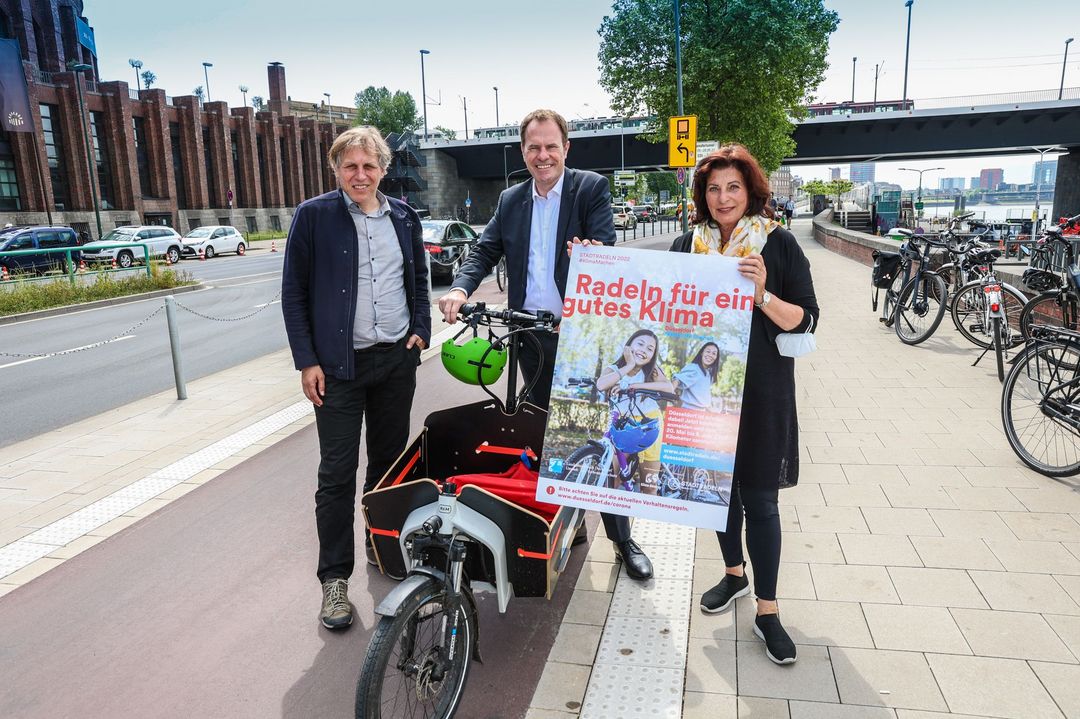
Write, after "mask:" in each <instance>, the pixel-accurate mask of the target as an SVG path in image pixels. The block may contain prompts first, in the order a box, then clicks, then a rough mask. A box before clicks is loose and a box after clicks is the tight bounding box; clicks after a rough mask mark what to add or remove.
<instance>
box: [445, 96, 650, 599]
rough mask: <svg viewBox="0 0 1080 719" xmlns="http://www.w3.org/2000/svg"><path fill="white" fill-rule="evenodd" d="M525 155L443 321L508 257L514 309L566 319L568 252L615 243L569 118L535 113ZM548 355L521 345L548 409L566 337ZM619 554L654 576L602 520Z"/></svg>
mask: <svg viewBox="0 0 1080 719" xmlns="http://www.w3.org/2000/svg"><path fill="white" fill-rule="evenodd" d="M520 132H521V156H522V158H523V159H524V161H525V166H526V167H527V168H528V170H529V174H530V175H531V176H532V181H531V182H522V183H519V184H517V185H514V186H513V187H511V188H508V189H506V190H504V191H503V192H502V194H501V195H500V197H499V204H498V206H497V207H496V208H495V215H494V217H492V219H491V221H490V222H488V224H487V227H486V228H484V232H483V234H482V235H481V237H480V240H479V241H478V242H477V243H476V244H475V245H473V248H472V251H471V252H470V253H469V258H468V259H467V260H466V261H465V263H464V264H463V265H462V267H461V270H460V271H459V272H458V274H457V276H456V277H454V281H453V283H452V284H451V288H450V290H449V292H447V293H446V294H445V295H443V296H442V297H441V298H440V299H439V310H440V311H441V312H442V313H443V317H444V319H445V320H446V321H447V322H449V323H453V322H456V321H457V314H458V310H459V309H460V308H461V305H463V304H464V303H465V302H466V301H467V300H468V298H469V296H470V295H471V294H472V293H473V292H474V291H475V290H476V288H477V287H478V286H479V285H480V282H481V281H482V280H483V279H484V278H485V277H487V275H488V273H490V272H491V269H492V268H493V267H494V266H495V265H496V264H497V263H498V262H499V259H500V258H501V257H505V258H506V268H507V282H508V288H507V295H508V304H509V307H510V308H511V309H524V310H526V311H538V310H546V311H550V312H553V313H555V314H556V315H559V316H561V315H562V305H563V298H564V296H565V294H566V275H567V271H568V270H569V268H570V257H569V254H568V253H567V252H564V251H563V249H562V248H563V247H564V246H565V247H566V248H567V249H569V248H570V247H571V246H572V245H573V243H575V242H578V243H581V242H587V243H590V244H604V245H614V244H615V223H614V219H613V217H614V216H613V215H612V212H611V192H610V191H609V189H608V181H607V179H606V178H604V177H602V176H600V175H598V174H596V173H595V172H587V171H584V170H573V169H570V168H568V167H566V156H567V154H568V153H569V151H570V140H569V137H568V130H567V126H566V120H565V119H564V118H563V117H562V115H560V114H559V113H557V112H555V111H553V110H543V109H541V110H534V111H533V112H531V113H529V114H528V115H526V116H525V118H524V119H523V120H522V121H521V127H520ZM533 334H534V336H535V337H536V339H537V340H538V341H539V342H540V345H541V347H543V352H542V357H541V353H540V352H538V351H537V349H536V348H535V347H534V346H533V344H532V342H530V341H527V338H521V339H519V340H518V347H519V352H518V357H519V364H520V365H521V370H522V372H523V374H524V375H525V376H526V377H534V376H537V375H538V376H539V378H538V379H537V381H536V384H535V385H534V386H533V389H532V392H531V394H530V397H529V398H528V401H530V402H531V403H532V404H534V405H536V406H537V407H540V408H541V409H544V410H546V409H547V408H548V404H549V402H550V399H551V381H552V376H553V374H554V371H555V351H556V348H557V347H558V342H559V337H558V335H557V334H553V333H550V332H535V333H533ZM600 516H601V517H602V518H603V521H604V528H605V530H606V531H607V536H608V538H609V539H611V541H612V542H613V543H614V545H615V556H616V558H618V559H621V560H622V561H623V564H624V565H625V566H626V573H627V575H628V576H630V577H631V578H632V579H638V580H645V579H648V578H649V577H651V576H652V563H651V562H650V561H649V558H648V557H647V556H646V555H645V552H643V551H642V549H641V547H640V546H638V544H637V542H635V541H634V540H633V539H632V538H631V536H630V521H629V519H627V518H626V517H623V516H619V515H614V514H601V515H600Z"/></svg>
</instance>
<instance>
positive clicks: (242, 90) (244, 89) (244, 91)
mask: <svg viewBox="0 0 1080 719" xmlns="http://www.w3.org/2000/svg"><path fill="white" fill-rule="evenodd" d="M247 92H248V86H247V85H241V86H240V94H242V95H243V96H244V107H247Z"/></svg>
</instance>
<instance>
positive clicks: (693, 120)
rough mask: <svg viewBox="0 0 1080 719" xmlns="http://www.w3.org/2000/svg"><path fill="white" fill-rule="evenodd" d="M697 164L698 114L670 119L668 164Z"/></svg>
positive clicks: (683, 165)
mask: <svg viewBox="0 0 1080 719" xmlns="http://www.w3.org/2000/svg"><path fill="white" fill-rule="evenodd" d="M696 164H697V115H687V116H685V117H672V118H669V119H668V165H669V166H670V167H693V166H694V165H696Z"/></svg>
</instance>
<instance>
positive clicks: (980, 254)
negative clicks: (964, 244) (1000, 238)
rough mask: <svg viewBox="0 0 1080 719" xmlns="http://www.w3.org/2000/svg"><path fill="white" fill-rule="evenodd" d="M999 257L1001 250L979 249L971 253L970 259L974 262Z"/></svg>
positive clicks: (987, 260)
mask: <svg viewBox="0 0 1080 719" xmlns="http://www.w3.org/2000/svg"><path fill="white" fill-rule="evenodd" d="M999 257H1001V250H998V249H993V250H979V251H977V252H975V253H974V254H972V255H971V259H973V260H975V261H976V262H993V261H994V260H996V259H997V258H999Z"/></svg>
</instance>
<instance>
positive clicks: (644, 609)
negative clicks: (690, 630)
mask: <svg viewBox="0 0 1080 719" xmlns="http://www.w3.org/2000/svg"><path fill="white" fill-rule="evenodd" d="M650 556H651V555H650ZM655 561H656V559H655V558H654V559H653V562H655ZM690 584H691V580H689V579H653V580H652V581H650V582H648V583H642V582H630V581H619V583H618V584H616V585H615V593H614V595H613V596H612V598H611V608H610V609H608V615H609V616H621V617H647V618H655V617H664V618H667V619H671V620H676V621H686V619H687V618H688V617H689V616H690V593H691V587H690V586H689V585H690Z"/></svg>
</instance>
